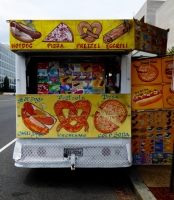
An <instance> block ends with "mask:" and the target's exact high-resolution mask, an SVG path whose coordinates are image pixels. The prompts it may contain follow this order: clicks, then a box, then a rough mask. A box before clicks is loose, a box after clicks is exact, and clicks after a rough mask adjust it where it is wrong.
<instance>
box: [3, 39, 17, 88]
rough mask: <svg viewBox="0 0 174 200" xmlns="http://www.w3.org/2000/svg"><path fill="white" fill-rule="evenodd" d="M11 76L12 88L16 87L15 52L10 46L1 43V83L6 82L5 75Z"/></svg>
mask: <svg viewBox="0 0 174 200" xmlns="http://www.w3.org/2000/svg"><path fill="white" fill-rule="evenodd" d="M6 76H7V77H8V78H9V86H10V88H15V80H16V79H15V54H14V53H13V52H12V51H11V50H10V48H9V46H8V45H6V44H1V43H0V84H1V86H2V83H3V82H4V78H5V77H6Z"/></svg>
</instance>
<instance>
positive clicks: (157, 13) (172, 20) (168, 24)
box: [135, 0, 174, 49]
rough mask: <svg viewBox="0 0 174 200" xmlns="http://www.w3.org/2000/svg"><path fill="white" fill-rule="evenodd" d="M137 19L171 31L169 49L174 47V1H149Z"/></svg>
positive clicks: (139, 12)
mask: <svg viewBox="0 0 174 200" xmlns="http://www.w3.org/2000/svg"><path fill="white" fill-rule="evenodd" d="M135 18H136V19H139V20H141V19H142V20H144V22H145V23H148V24H151V25H154V26H157V27H159V28H162V29H170V31H169V33H168V43H167V49H168V48H169V49H170V48H171V47H174V0H147V1H146V2H145V3H144V5H143V6H142V7H141V9H140V10H139V11H138V13H137V14H136V15H135Z"/></svg>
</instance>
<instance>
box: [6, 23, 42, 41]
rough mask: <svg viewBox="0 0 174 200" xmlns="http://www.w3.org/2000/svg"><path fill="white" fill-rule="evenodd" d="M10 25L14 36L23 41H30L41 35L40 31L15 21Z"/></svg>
mask: <svg viewBox="0 0 174 200" xmlns="http://www.w3.org/2000/svg"><path fill="white" fill-rule="evenodd" d="M10 27H11V34H12V35H13V37H14V38H16V39H17V40H19V41H21V42H26V43H29V42H33V41H34V40H36V39H38V38H40V37H41V33H40V32H38V31H36V30H34V29H32V28H30V27H28V26H26V25H24V24H21V23H17V22H15V21H12V22H11V23H10Z"/></svg>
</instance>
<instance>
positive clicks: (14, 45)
mask: <svg viewBox="0 0 174 200" xmlns="http://www.w3.org/2000/svg"><path fill="white" fill-rule="evenodd" d="M11 47H12V49H29V48H30V49H31V48H33V46H32V44H28V43H23V44H11Z"/></svg>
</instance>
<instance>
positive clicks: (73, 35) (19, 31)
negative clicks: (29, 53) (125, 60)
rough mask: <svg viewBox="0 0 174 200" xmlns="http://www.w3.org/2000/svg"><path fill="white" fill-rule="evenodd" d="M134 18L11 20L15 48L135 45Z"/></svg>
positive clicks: (12, 40) (81, 47) (128, 48)
mask: <svg viewBox="0 0 174 200" xmlns="http://www.w3.org/2000/svg"><path fill="white" fill-rule="evenodd" d="M134 38H135V34H134V21H133V20H15V21H14V20H11V21H10V49H11V50H36V49H37V50H41V49H42V50H67V49H69V50H72V49H73V50H75V49H76V50H88V49H90V50H102V49H111V50H113V49H119V50H131V49H134V47H135V45H134Z"/></svg>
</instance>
